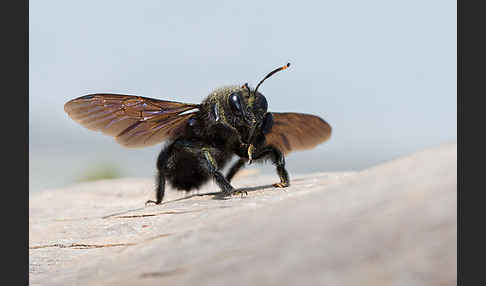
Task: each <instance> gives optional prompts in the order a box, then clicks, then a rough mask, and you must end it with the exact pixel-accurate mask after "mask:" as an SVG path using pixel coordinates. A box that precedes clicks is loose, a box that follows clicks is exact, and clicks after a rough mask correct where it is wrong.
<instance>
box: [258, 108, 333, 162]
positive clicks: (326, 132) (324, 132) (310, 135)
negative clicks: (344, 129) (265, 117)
mask: <svg viewBox="0 0 486 286" xmlns="http://www.w3.org/2000/svg"><path fill="white" fill-rule="evenodd" d="M272 115H273V127H272V130H271V131H270V133H268V134H266V135H265V139H266V142H267V145H273V146H275V147H277V148H278V149H279V150H280V151H282V153H284V154H288V153H290V152H291V151H296V150H305V149H310V148H314V147H315V146H317V145H318V144H321V143H322V142H324V141H326V140H327V139H329V137H331V130H332V129H331V126H330V125H329V124H328V123H327V122H326V121H324V120H323V119H321V118H320V117H318V116H315V115H310V114H303V113H293V112H285V113H279V112H272Z"/></svg>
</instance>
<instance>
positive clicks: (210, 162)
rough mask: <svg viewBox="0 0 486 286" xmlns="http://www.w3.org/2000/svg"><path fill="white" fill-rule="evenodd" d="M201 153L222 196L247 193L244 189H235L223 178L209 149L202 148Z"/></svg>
mask: <svg viewBox="0 0 486 286" xmlns="http://www.w3.org/2000/svg"><path fill="white" fill-rule="evenodd" d="M203 154H204V158H205V161H206V164H207V167H208V171H209V173H210V174H211V175H212V176H213V177H214V180H215V181H216V184H218V186H219V188H220V189H221V191H222V192H223V195H224V196H230V195H233V194H238V193H239V194H245V195H247V194H248V193H247V192H246V191H237V190H235V188H233V186H231V184H230V183H229V182H228V180H226V179H225V177H224V176H223V174H221V172H220V171H218V167H217V163H216V160H214V158H213V156H212V155H211V153H210V152H209V150H207V149H205V148H204V149H203Z"/></svg>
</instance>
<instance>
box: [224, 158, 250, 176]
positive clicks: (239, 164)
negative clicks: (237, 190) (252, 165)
mask: <svg viewBox="0 0 486 286" xmlns="http://www.w3.org/2000/svg"><path fill="white" fill-rule="evenodd" d="M246 161H247V160H246V159H243V158H240V159H238V161H236V162H235V163H234V164H233V166H231V168H230V169H229V171H228V174H226V180H227V181H228V182H231V179H233V177H234V176H235V175H236V173H238V171H239V170H240V169H241V168H242V167H244V166H245V163H246Z"/></svg>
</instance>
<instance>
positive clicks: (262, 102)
mask: <svg viewBox="0 0 486 286" xmlns="http://www.w3.org/2000/svg"><path fill="white" fill-rule="evenodd" d="M260 106H261V109H263V110H265V112H267V109H268V103H267V99H266V98H265V96H263V95H262V96H261V99H260Z"/></svg>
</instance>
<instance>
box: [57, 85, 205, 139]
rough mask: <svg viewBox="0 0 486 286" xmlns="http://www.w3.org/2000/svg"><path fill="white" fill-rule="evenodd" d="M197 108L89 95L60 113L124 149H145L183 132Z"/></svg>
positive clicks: (168, 102)
mask: <svg viewBox="0 0 486 286" xmlns="http://www.w3.org/2000/svg"><path fill="white" fill-rule="evenodd" d="M198 107H199V105H197V104H188V103H181V102H174V101H166V100H159V99H153V98H147V97H141V96H133V95H123V94H90V95H85V96H81V97H78V98H76V99H73V100H70V101H68V102H67V103H66V104H65V105H64V110H65V111H66V112H67V113H68V114H69V116H70V117H71V118H72V119H73V120H75V121H76V122H78V123H79V124H81V125H82V126H84V127H86V128H88V129H91V130H94V131H101V132H103V133H105V134H107V135H110V136H114V137H115V138H116V141H117V142H118V143H119V144H120V145H123V146H125V147H145V146H150V145H154V144H156V143H159V142H162V141H164V140H167V139H170V138H172V137H174V136H176V135H177V134H181V133H182V132H183V128H185V126H186V125H187V124H186V123H187V120H188V119H189V118H191V117H192V116H194V114H195V111H197V109H198Z"/></svg>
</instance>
